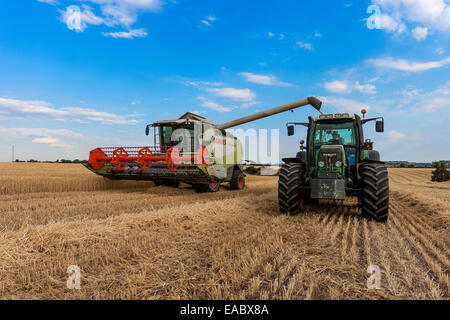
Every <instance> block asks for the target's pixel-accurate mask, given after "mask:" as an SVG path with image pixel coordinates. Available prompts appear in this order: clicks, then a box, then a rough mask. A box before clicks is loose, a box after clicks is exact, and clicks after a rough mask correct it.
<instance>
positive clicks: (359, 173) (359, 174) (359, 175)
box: [356, 159, 385, 181]
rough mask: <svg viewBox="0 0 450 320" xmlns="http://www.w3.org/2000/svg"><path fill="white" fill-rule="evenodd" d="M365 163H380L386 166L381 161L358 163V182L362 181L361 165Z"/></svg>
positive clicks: (366, 160) (367, 160) (368, 160)
mask: <svg viewBox="0 0 450 320" xmlns="http://www.w3.org/2000/svg"><path fill="white" fill-rule="evenodd" d="M364 163H380V164H385V163H384V161H380V160H370V159H364V160H362V161H361V162H360V163H358V164H357V165H356V174H357V176H358V181H361V165H362V164H364Z"/></svg>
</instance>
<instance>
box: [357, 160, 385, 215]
mask: <svg viewBox="0 0 450 320" xmlns="http://www.w3.org/2000/svg"><path fill="white" fill-rule="evenodd" d="M361 177H362V186H361V196H360V199H359V200H360V203H361V208H362V215H363V216H364V217H366V218H369V219H372V220H375V221H379V222H386V221H387V220H388V216H389V177H388V172H387V169H386V167H385V166H384V165H383V164H381V163H364V164H362V165H361Z"/></svg>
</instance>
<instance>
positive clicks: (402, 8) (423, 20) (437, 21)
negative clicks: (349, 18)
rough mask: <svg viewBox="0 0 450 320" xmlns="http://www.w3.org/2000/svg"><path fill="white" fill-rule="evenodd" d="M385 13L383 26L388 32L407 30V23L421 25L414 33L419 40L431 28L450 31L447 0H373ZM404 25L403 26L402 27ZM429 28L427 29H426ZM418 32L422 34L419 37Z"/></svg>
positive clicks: (449, 14) (449, 13)
mask: <svg viewBox="0 0 450 320" xmlns="http://www.w3.org/2000/svg"><path fill="white" fill-rule="evenodd" d="M372 3H373V4H375V5H378V6H379V7H380V11H381V12H382V13H383V14H382V15H381V17H380V22H381V20H383V21H382V23H381V28H382V29H385V30H386V31H388V32H399V29H403V31H404V30H406V25H405V24H411V25H417V24H419V25H420V28H422V29H418V30H416V29H417V28H416V29H414V30H415V32H414V31H413V35H414V36H415V38H416V39H417V38H418V40H422V39H421V37H424V36H426V33H427V32H428V31H429V30H430V29H435V30H439V31H443V32H449V31H450V5H449V3H448V1H445V0H372ZM401 26H403V27H401ZM425 29H427V31H424V30H425ZM418 32H420V36H419V37H417V34H418Z"/></svg>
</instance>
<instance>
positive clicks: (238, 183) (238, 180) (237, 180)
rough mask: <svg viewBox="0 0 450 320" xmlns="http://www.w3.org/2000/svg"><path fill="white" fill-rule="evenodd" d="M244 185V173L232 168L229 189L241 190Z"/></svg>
mask: <svg viewBox="0 0 450 320" xmlns="http://www.w3.org/2000/svg"><path fill="white" fill-rule="evenodd" d="M244 187H245V175H244V174H243V173H242V171H241V170H239V169H234V171H233V174H232V176H231V180H230V189H231V190H242V189H244Z"/></svg>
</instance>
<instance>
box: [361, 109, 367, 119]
mask: <svg viewBox="0 0 450 320" xmlns="http://www.w3.org/2000/svg"><path fill="white" fill-rule="evenodd" d="M361 113H362V115H363V119H364V118H365V117H366V113H367V110H366V109H362V110H361Z"/></svg>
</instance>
